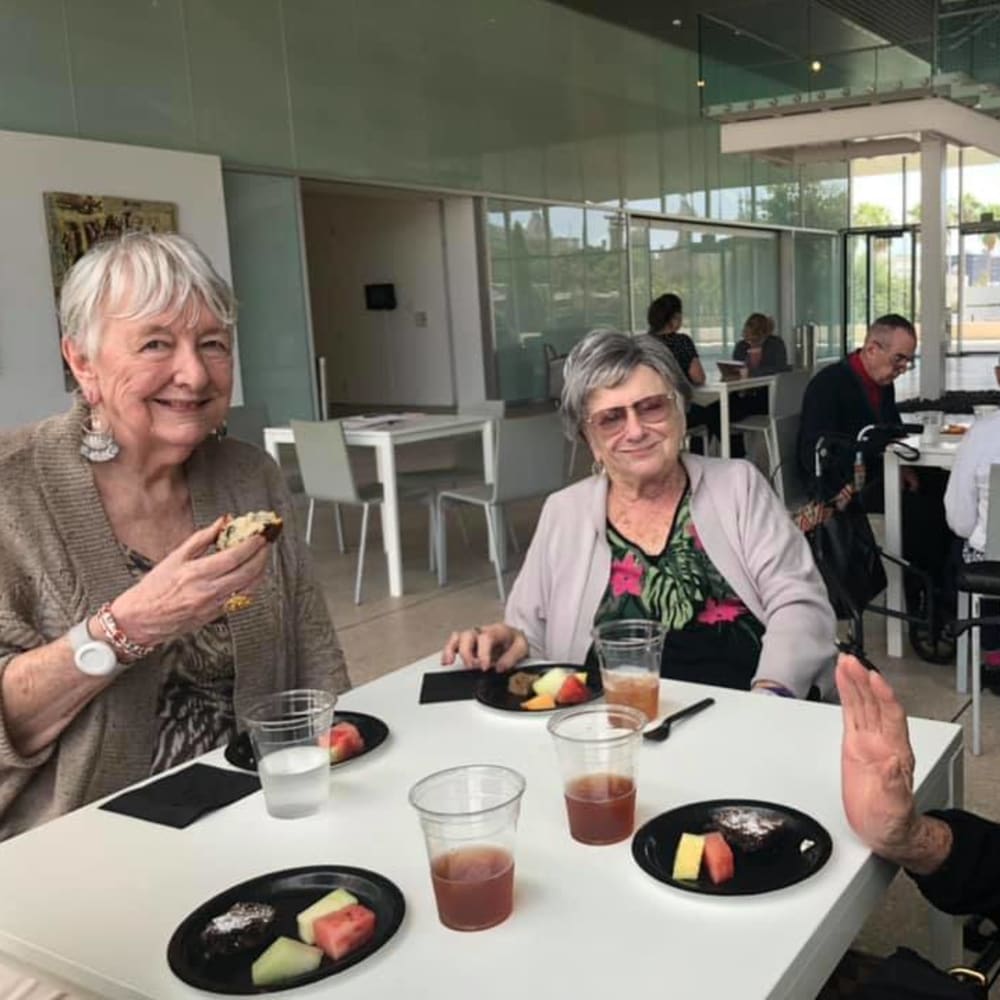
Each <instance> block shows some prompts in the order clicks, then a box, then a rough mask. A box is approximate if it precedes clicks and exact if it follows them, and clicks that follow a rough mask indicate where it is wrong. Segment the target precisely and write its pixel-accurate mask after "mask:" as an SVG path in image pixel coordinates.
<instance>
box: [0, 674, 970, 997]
mask: <svg viewBox="0 0 1000 1000" xmlns="http://www.w3.org/2000/svg"><path fill="white" fill-rule="evenodd" d="M435 665H436V660H435V658H433V657H431V658H428V659H426V660H424V661H421V662H418V663H415V664H412V665H411V666H410V667H407V668H404V669H403V670H400V671H396V672H395V673H393V674H390V675H388V676H386V677H383V678H381V679H379V680H377V681H375V682H373V683H371V684H367V685H365V686H364V687H361V688H358V689H357V690H355V691H352V692H350V693H349V694H347V695H345V696H344V697H343V698H342V700H341V705H342V707H344V708H350V709H352V710H355V711H366V712H370V713H372V714H375V715H378V716H380V717H381V718H383V719H384V720H385V721H386V722H387V723H388V725H389V726H390V728H391V730H392V734H391V736H390V737H389V740H388V741H387V743H386V744H385V745H384V746H383V747H381V748H380V749H379V750H377V751H376V752H374V753H372V754H371V755H369V756H367V757H364V758H362V759H360V760H357V761H355V762H354V763H352V764H350V765H348V766H345V767H341V768H338V769H336V770H335V771H333V772H332V776H331V784H332V796H331V800H330V802H329V803H328V804H327V806H326V807H325V808H324V809H323V810H322V811H321V812H320V813H319V814H317V815H315V816H313V817H308V818H305V819H297V820H277V819H272V818H270V817H268V816H267V815H266V813H265V811H264V804H263V800H262V797H261V795H259V794H257V795H252V796H249V797H248V798H245V799H243V800H242V801H240V802H237V803H235V804H234V805H232V806H230V807H228V808H226V809H222V810H220V811H218V812H216V813H213V814H212V815H210V816H207V817H205V818H203V819H202V820H200V821H199V822H197V823H195V824H193V825H192V826H191V827H189V828H188V829H186V830H173V829H168V828H166V827H162V826H156V825H153V824H150V823H145V822H142V821H140V820H136V819H132V818H129V817H126V816H120V815H117V814H114V813H108V812H102V811H100V810H98V809H96V808H95V807H93V806H89V807H87V808H84V809H82V810H78V811H77V812H75V813H71V814H69V815H68V816H65V817H63V818H61V819H58V820H55V821H53V822H51V823H48V824H45V825H43V826H40V827H38V828H37V829H35V830H33V831H31V832H29V833H27V834H23V835H22V836H20V837H16V838H14V839H12V840H10V841H7V842H6V843H3V844H0V886H2V887H3V891H2V892H0V953H2V954H3V955H10V956H13V957H14V958H15V959H20V960H22V961H24V962H28V963H30V964H31V965H33V966H35V967H37V968H40V969H42V970H48V971H51V972H53V973H55V974H56V975H61V976H63V977H64V978H67V979H69V980H70V981H72V982H75V983H78V984H80V985H82V986H83V987H85V988H87V989H89V990H92V991H93V992H94V993H95V994H96V995H97V996H99V997H101V998H105V1000H119V998H129V1000H134V998H155V1000H165V998H171V1000H174V998H177V1000H185V998H192V997H204V996H206V994H203V993H200V992H198V991H196V990H192V989H189V988H188V987H186V986H185V985H184V984H183V983H181V982H179V981H178V980H176V979H175V978H174V977H173V976H172V974H171V972H170V970H169V967H168V966H167V962H166V948H167V942H168V941H169V939H170V936H171V934H172V933H173V931H174V929H175V928H176V926H177V925H178V924H179V923H180V921H181V920H183V919H184V917H185V916H187V914H188V913H190V912H191V911H192V910H193V909H194V908H195V907H197V906H198V905H199V904H200V903H202V902H204V901H205V900H206V899H208V898H209V897H210V896H213V895H214V894H216V893H218V892H220V891H221V890H223V889H225V888H227V887H229V886H231V885H234V884H236V883H238V882H242V881H244V880H246V879H248V878H251V877H254V876H256V875H260V874H263V873H266V872H268V871H275V870H279V869H283V868H292V867H296V866H299V865H307V864H346V865H358V866H361V867H364V868H370V869H373V870H375V871H378V872H381V873H382V874H384V875H386V876H388V877H389V878H391V879H392V880H393V881H394V882H396V883H397V884H398V885H399V887H400V888H401V889H402V891H403V893H404V895H405V897H406V903H407V913H406V918H405V920H404V922H403V925H402V927H401V928H400V930H399V932H398V933H397V935H396V936H395V937H394V938H393V939H392V941H391V942H390V943H389V944H388V945H387V946H386V947H385V948H383V949H382V950H381V951H380V952H378V953H377V954H376V955H374V956H373V957H372V958H371V959H369V960H367V961H365V962H362V963H361V964H359V965H357V966H355V967H354V968H352V969H350V970H348V971H347V972H345V973H343V974H341V975H338V976H336V977H335V978H334V979H328V980H324V981H322V982H319V983H316V984H315V985H314V986H311V987H304V988H302V989H300V990H297V991H296V992H295V993H294V994H288V996H290V997H291V996H294V997H302V998H312V997H321V996H331V995H333V992H335V993H336V995H337V997H338V998H341V1000H359V998H366V1000H367V998H372V1000H375V998H378V1000H384V998H390V997H400V998H410V997H417V996H430V995H433V996H435V997H437V998H440V1000H460V998H461V1000H465V998H467V997H469V996H470V995H471V996H475V997H476V998H477V1000H492V998H496V1000H510V998H511V997H543V996H552V997H573V998H574V1000H607V997H609V996H617V995H619V994H621V993H622V992H632V991H634V990H642V991H656V992H657V993H660V992H662V993H663V995H665V996H669V997H672V998H677V1000H689V998H697V1000H714V998H729V997H740V998H746V1000H762V998H766V997H767V998H771V997H781V998H794V1000H804V998H807V997H811V996H815V994H816V992H817V990H818V989H819V987H820V985H821V984H822V982H823V981H824V980H825V979H826V977H827V976H828V975H829V974H830V972H831V971H832V969H833V968H834V966H835V965H836V963H837V962H838V960H839V959H840V957H841V956H842V954H843V953H844V951H845V950H846V949H847V947H848V945H849V944H850V942H851V941H852V940H853V938H854V937H855V935H856V934H857V932H858V930H859V929H860V927H861V925H862V924H863V922H864V920H865V918H866V917H867V916H868V914H869V913H870V912H871V911H872V909H873V908H874V907H875V906H876V904H877V903H878V901H879V899H880V898H881V896H882V894H883V892H884V890H885V888H886V887H887V886H888V884H889V882H890V881H891V879H892V877H893V875H894V874H895V869H894V868H893V867H892V866H890V865H888V864H886V863H884V862H882V861H879V860H877V859H875V858H874V857H872V856H871V854H869V852H868V851H867V850H866V849H865V848H864V847H863V846H862V845H861V844H860V843H859V842H858V840H857V839H856V838H855V837H854V835H853V834H852V833H851V831H850V829H849V828H848V826H847V823H846V821H845V819H844V815H843V809H842V806H841V801H840V761H839V747H840V733H841V714H840V711H839V709H837V708H836V707H833V706H829V705H819V704H814V703H806V702H794V701H789V700H787V699H784V698H772V697H767V696H764V695H752V694H747V693H743V692H735V691H728V690H725V689H721V688H706V687H703V686H700V685H694V684H682V683H678V682H666V681H665V682H663V684H662V695H661V706H660V707H661V711H666V710H667V709H668V708H669V707H671V706H674V707H676V706H679V705H682V704H688V703H690V702H693V701H696V700H698V699H700V698H701V697H703V696H704V695H705V694H707V693H710V694H712V695H713V696H714V697H715V698H716V700H717V704H716V705H714V706H713V707H712V708H710V709H709V710H708V711H706V712H703V713H701V714H700V715H698V716H696V717H695V718H692V719H688V720H686V721H684V722H682V723H681V724H679V725H678V726H677V728H676V729H675V731H674V733H673V735H671V737H670V739H669V740H667V741H666V742H665V743H660V744H650V743H646V744H644V745H643V746H642V748H641V751H640V762H639V780H638V821H639V822H640V823H642V822H645V821H646V820H648V819H650V818H652V817H653V816H655V815H656V814H658V813H660V812H663V811H664V810H667V809H670V808H673V807H675V806H678V805H681V804H683V803H687V802H695V801H700V800H704V799H713V798H720V797H748V798H760V799H768V800H772V801H777V802H782V803H786V804H788V805H791V806H795V807H797V808H799V809H802V810H804V811H805V812H807V813H809V814H810V815H812V816H814V817H815V818H816V819H817V820H818V821H819V822H820V823H822V824H823V825H824V826H825V827H826V828H827V830H828V831H829V832H830V834H831V836H832V838H833V845H834V847H833V855H832V857H831V858H830V860H829V861H828V862H827V864H826V866H825V867H824V868H823V869H822V870H821V871H820V872H818V873H817V874H816V875H815V876H813V877H812V878H810V879H807V880H806V881H805V882H802V883H800V884H798V885H795V886H791V887H789V888H787V889H784V890H781V891H779V892H774V893H770V894H766V895H761V896H748V897H734V898H714V897H710V896H700V895H695V894H692V893H688V892H683V891H679V890H677V889H673V888H671V887H669V886H666V885H662V884H661V883H659V882H657V881H655V880H653V879H652V878H650V877H649V876H648V875H646V874H645V873H644V872H643V871H641V870H640V869H639V868H638V867H637V865H636V864H635V863H634V862H633V860H632V856H631V850H630V844H629V842H628V841H625V842H623V843H620V844H615V845H611V846H606V847H589V846H586V845H583V844H578V843H576V842H575V841H573V840H571V839H570V837H569V834H568V831H567V826H566V816H565V809H564V805H563V797H562V783H561V781H560V779H559V776H558V773H557V768H556V761H555V753H554V750H553V748H552V746H551V738H550V737H549V735H548V733H547V732H546V729H545V721H546V720H545V717H544V716H537V715H522V714H518V715H512V714H510V713H500V712H496V711H493V710H490V709H487V708H485V707H483V706H481V705H479V704H478V703H477V702H474V701H465V702H450V703H442V704H434V705H418V704H417V694H418V691H419V688H420V680H421V676H422V674H423V672H424V671H425V670H428V669H432V668H433V667H434V666H435ZM911 732H912V735H913V740H914V746H915V750H916V761H917V764H916V775H915V781H916V789H917V796H918V800H919V804H920V806H921V807H922V808H928V807H931V806H945V805H950V804H960V803H961V800H962V744H961V729H960V728H959V727H958V726H955V725H952V724H949V723H941V722H929V721H924V720H914V721H912V722H911ZM205 759H206V760H209V761H211V762H216V763H222V755H221V751H215V752H214V754H212V755H209V756H208V757H207V758H205ZM472 762H484V763H501V764H506V765H509V766H511V767H514V768H516V769H517V770H519V771H521V772H522V773H523V774H524V775H525V776H526V777H527V791H526V793H525V797H524V803H523V810H522V815H521V824H520V828H519V831H518V841H517V850H516V883H515V911H514V913H513V915H512V916H511V918H510V919H508V920H507V921H506V922H505V923H503V924H501V925H500V926H498V927H495V928H493V929H491V930H488V931H483V932H480V933H473V934H463V933H460V932H456V931H450V930H448V929H446V928H445V927H443V926H442V925H441V924H440V923H439V922H438V918H437V912H436V909H435V905H434V897H433V894H432V891H431V884H430V875H429V871H428V864H427V858H426V855H425V853H424V845H423V838H422V835H421V833H420V830H419V826H418V822H417V818H416V815H415V814H414V812H413V810H412V809H411V807H410V806H409V804H408V802H407V791H408V789H409V788H410V787H411V786H412V785H413V783H414V782H415V781H417V780H418V779H419V778H421V777H423V776H424V775H427V774H429V773H431V772H433V771H436V770H438V769H440V768H444V767H450V766H453V765H455V764H460V763H472ZM936 924H937V926H938V927H939V928H941V929H943V930H944V931H945V933H944V934H943V935H942V936H940V937H939V938H938V942H939V945H940V946H941V947H940V948H939V954H938V956H937V957H938V958H939V960H941V961H947V960H948V957H949V955H948V954H946V952H947V951H948V948H946V947H945V945H947V946H950V947H954V946H955V944H956V941H957V937H956V935H955V928H956V926H957V924H956V922H955V921H953V920H950V919H948V918H943V917H941V918H940V919H938V920H937V922H936Z"/></svg>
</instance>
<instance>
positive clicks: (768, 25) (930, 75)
mask: <svg viewBox="0 0 1000 1000" xmlns="http://www.w3.org/2000/svg"><path fill="white" fill-rule="evenodd" d="M737 13H738V16H739V23H733V22H731V21H730V22H727V21H722V20H719V19H718V18H715V17H712V16H710V15H701V16H700V18H699V55H700V63H699V69H700V79H699V86H700V88H701V95H702V108H703V110H705V111H706V112H707V113H710V114H724V113H726V112H727V111H730V112H736V111H746V110H750V111H753V110H756V109H759V108H761V107H775V108H781V107H783V106H786V105H787V106H794V105H796V104H802V103H811V102H817V101H820V102H830V103H834V102H837V101H843V100H853V99H857V98H860V97H869V96H871V95H873V94H890V93H898V92H900V91H909V90H923V89H927V88H929V87H930V86H931V85H932V83H933V81H934V72H935V69H934V38H933V37H932V35H931V34H928V33H925V34H924V35H922V36H921V37H913V38H909V39H906V40H904V41H897V42H896V43H895V44H890V43H889V42H887V41H884V40H883V39H881V38H880V37H879V36H878V35H877V34H875V33H874V32H873V31H871V30H869V29H867V28H863V27H861V26H859V25H857V24H855V23H854V22H852V21H850V20H849V19H848V18H847V17H845V16H843V15H842V14H839V13H837V12H836V11H834V10H832V9H831V8H830V7H828V6H826V5H824V4H821V3H818V2H816V0H806V2H802V0H771V2H766V3H761V4H752V5H749V6H747V7H740V8H739V9H738V12H737ZM932 23H933V22H928V28H929V26H930V25H931V24H932Z"/></svg>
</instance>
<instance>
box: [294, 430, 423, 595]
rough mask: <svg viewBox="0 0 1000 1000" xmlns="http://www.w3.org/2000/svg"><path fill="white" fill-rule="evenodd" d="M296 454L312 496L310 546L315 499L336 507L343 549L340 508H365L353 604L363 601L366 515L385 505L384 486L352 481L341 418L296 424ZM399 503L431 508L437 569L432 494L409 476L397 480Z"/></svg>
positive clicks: (309, 530) (366, 532) (338, 529)
mask: <svg viewBox="0 0 1000 1000" xmlns="http://www.w3.org/2000/svg"><path fill="white" fill-rule="evenodd" d="M290 423H291V427H292V433H293V434H294V436H295V452H296V454H297V455H298V459H299V469H300V471H301V472H302V483H303V486H304V488H305V492H306V496H308V497H309V514H308V516H307V518H306V545H309V544H310V543H311V541H312V528H313V517H314V515H315V512H316V501H317V500H325V501H328V502H330V503H333V504H336V505H337V518H338V524H337V533H338V537H339V540H340V551H341V552H343V551H344V537H343V527H342V525H341V524H340V523H339V517H340V504H353V505H354V506H358V507H361V542H360V545H359V547H358V570H357V575H356V577H355V581H354V603H355V604H360V603H361V580H362V577H363V575H364V568H365V544H366V542H367V540H368V513H369V511H370V509H371V508H372V507H377V506H378V505H379V504H381V503H382V485H381V483H372V484H370V485H367V486H358V485H357V484H356V483H355V481H354V472H353V470H352V469H351V462H350V458H349V457H348V454H347V442H346V441H345V440H344V429H343V427H342V426H341V421H339V420H323V421H314V420H292V421H291V422H290ZM396 484H397V489H398V490H399V498H400V500H416V501H420V502H422V503H426V504H427V510H428V513H427V517H428V550H429V555H428V562H429V564H430V568H431V569H432V570H433V569H434V558H435V555H436V547H435V544H434V538H435V535H436V533H437V520H436V517H437V512H436V508H435V506H434V494H433V491H431V490H429V489H428V488H427V487H426V486H425V485H423V484H422V483H419V482H418V483H411V482H410V481H409V480H408V478H407V475H406V474H405V473H403V474H400V475H397V477H396Z"/></svg>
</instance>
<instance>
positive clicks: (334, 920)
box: [313, 903, 375, 962]
mask: <svg viewBox="0 0 1000 1000" xmlns="http://www.w3.org/2000/svg"><path fill="white" fill-rule="evenodd" d="M313 933H314V934H315V935H316V944H318V945H319V946H320V948H322V949H323V951H324V952H326V954H327V955H329V956H330V958H332V959H333V960H334V961H335V962H336V961H339V960H340V959H342V958H343V957H344V956H345V955H349V954H350V953H351V952H352V951H354V950H356V949H357V948H360V947H361V946H362V945H363V944H366V943H367V942H368V941H370V940H371V938H372V936H373V935H374V933H375V914H374V913H373V912H372V911H371V910H369V909H368V907H367V906H362V905H361V904H360V903H354V904H352V905H351V906H345V907H344V908H343V909H342V910H337V911H335V912H334V913H328V914H327V915H326V916H325V917H320V918H319V920H317V921H315V922H314V923H313Z"/></svg>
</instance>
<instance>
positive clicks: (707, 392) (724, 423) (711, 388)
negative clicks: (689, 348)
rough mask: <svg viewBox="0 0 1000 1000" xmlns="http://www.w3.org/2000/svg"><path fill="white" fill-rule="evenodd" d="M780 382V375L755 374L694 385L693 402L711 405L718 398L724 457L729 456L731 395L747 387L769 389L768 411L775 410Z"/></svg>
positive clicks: (720, 452) (721, 451)
mask: <svg viewBox="0 0 1000 1000" xmlns="http://www.w3.org/2000/svg"><path fill="white" fill-rule="evenodd" d="M777 384H778V376H777V375H776V374H775V375H754V376H751V377H750V378H741V379H730V380H728V381H723V380H722V379H712V380H710V381H708V382H706V383H705V384H704V385H696V386H692V393H691V402H693V403H697V404H698V405H699V406H709V405H711V404H712V403H714V402H715V401H716V400H718V403H719V433H720V435H721V437H720V441H719V454H720V455H721V456H722V457H723V458H729V451H730V448H729V422H730V421H729V396H730V394H731V393H734V392H743V391H744V390H746V389H767V406H768V412H769V413H773V412H774V389H775V386H776V385H777Z"/></svg>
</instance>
